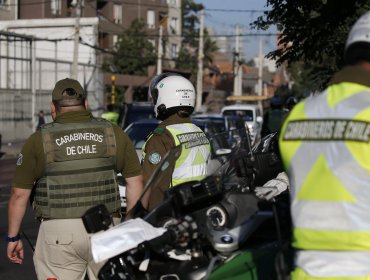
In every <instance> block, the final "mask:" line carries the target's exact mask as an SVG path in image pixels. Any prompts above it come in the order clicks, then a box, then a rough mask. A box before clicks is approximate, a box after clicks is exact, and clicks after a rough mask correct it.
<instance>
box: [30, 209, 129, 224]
mask: <svg viewBox="0 0 370 280" xmlns="http://www.w3.org/2000/svg"><path fill="white" fill-rule="evenodd" d="M111 217H112V218H119V219H120V218H122V214H121V212H120V211H116V212H113V213H112V214H111ZM63 219H78V218H63ZM37 220H38V221H39V222H45V221H49V220H55V218H42V217H37Z"/></svg>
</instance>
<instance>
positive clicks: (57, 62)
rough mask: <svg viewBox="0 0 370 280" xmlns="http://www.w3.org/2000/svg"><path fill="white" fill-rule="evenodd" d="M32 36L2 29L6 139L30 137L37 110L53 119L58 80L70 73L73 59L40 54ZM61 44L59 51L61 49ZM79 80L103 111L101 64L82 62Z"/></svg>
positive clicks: (1, 113) (0, 97)
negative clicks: (52, 110) (52, 98)
mask: <svg viewBox="0 0 370 280" xmlns="http://www.w3.org/2000/svg"><path fill="white" fill-rule="evenodd" d="M36 43H37V40H36V39H35V38H34V37H32V36H24V35H20V34H15V33H10V32H3V31H0V134H1V135H2V141H3V142H7V141H14V140H23V139H26V138H27V137H28V136H29V135H30V134H31V133H32V132H33V131H35V127H36V121H37V113H38V112H39V111H40V110H43V111H44V112H45V116H46V120H47V121H51V120H52V119H51V115H50V101H51V91H52V89H53V87H54V85H55V83H56V82H57V81H58V80H60V79H63V78H66V77H69V76H70V71H71V67H72V62H71V61H63V60H61V59H52V58H48V57H36V52H35V45H36ZM57 51H58V50H57V45H56V46H55V52H57ZM78 80H79V81H80V82H81V84H82V85H83V86H84V88H85V91H86V92H87V95H88V100H89V108H90V110H91V111H92V112H93V114H95V115H100V113H101V112H102V111H103V102H104V84H103V76H102V74H101V72H100V71H99V69H98V67H97V65H95V64H90V63H79V64H78Z"/></svg>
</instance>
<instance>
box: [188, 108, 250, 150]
mask: <svg viewBox="0 0 370 280" xmlns="http://www.w3.org/2000/svg"><path fill="white" fill-rule="evenodd" d="M191 118H192V121H193V123H195V124H196V125H198V126H199V127H200V128H201V129H203V131H204V132H205V133H206V134H207V136H208V137H213V136H215V134H224V135H225V138H226V140H227V142H228V143H229V147H230V148H233V147H235V146H237V145H248V144H249V143H248V142H243V143H242V142H241V141H242V140H249V141H251V138H250V135H249V131H248V127H246V126H245V123H244V120H243V119H242V118H240V117H238V116H223V115H221V114H194V115H192V116H191ZM247 137H249V139H247Z"/></svg>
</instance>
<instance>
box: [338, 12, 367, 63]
mask: <svg viewBox="0 0 370 280" xmlns="http://www.w3.org/2000/svg"><path fill="white" fill-rule="evenodd" d="M369 44H370V11H368V12H366V13H365V14H363V15H362V16H361V17H360V18H359V19H358V20H357V21H356V22H355V24H354V25H353V26H352V28H351V30H350V32H349V34H348V37H347V41H346V45H345V49H344V50H345V59H346V60H348V59H350V60H353V61H355V60H357V59H359V58H365V59H367V60H369V59H370V57H369V56H370V52H369V49H370V45H369ZM354 49H356V50H354Z"/></svg>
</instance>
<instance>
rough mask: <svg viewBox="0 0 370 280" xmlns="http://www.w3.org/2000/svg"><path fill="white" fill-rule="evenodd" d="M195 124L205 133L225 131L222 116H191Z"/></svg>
mask: <svg viewBox="0 0 370 280" xmlns="http://www.w3.org/2000/svg"><path fill="white" fill-rule="evenodd" d="M192 121H193V123H194V124H195V125H197V126H199V127H200V128H201V129H202V130H203V131H204V132H205V133H210V134H212V133H220V132H224V131H226V127H225V120H224V119H223V118H212V117H192Z"/></svg>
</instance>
